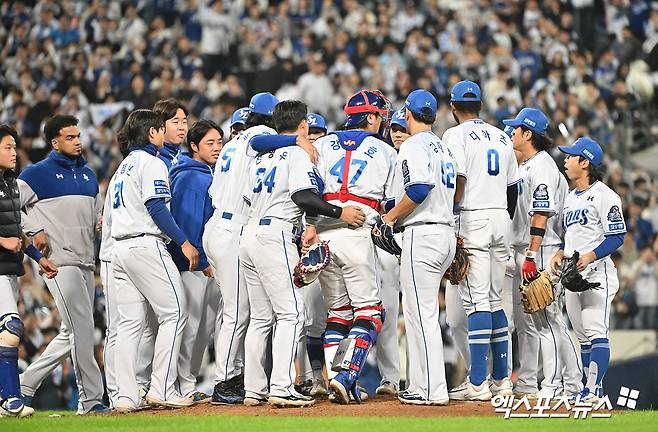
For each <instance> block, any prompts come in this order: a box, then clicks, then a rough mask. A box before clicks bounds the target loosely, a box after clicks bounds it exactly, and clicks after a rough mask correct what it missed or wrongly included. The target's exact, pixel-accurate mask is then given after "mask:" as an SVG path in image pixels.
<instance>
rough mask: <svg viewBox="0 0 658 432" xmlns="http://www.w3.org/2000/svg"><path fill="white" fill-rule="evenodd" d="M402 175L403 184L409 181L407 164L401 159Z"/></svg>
mask: <svg viewBox="0 0 658 432" xmlns="http://www.w3.org/2000/svg"><path fill="white" fill-rule="evenodd" d="M402 177H404V180H403V181H404V184H405V185H406V184H407V183H409V182H411V177H410V176H409V166H408V165H407V160H406V159H405V160H403V161H402Z"/></svg>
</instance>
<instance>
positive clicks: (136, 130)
mask: <svg viewBox="0 0 658 432" xmlns="http://www.w3.org/2000/svg"><path fill="white" fill-rule="evenodd" d="M161 127H164V119H163V118H162V115H161V114H160V113H157V112H155V111H152V110H150V109H138V110H135V111H133V112H131V113H130V115H129V116H128V118H127V119H126V123H124V125H123V128H122V129H121V131H120V132H119V139H120V140H122V141H123V142H124V143H125V144H126V145H128V146H129V147H144V146H146V145H148V144H149V143H150V142H149V131H150V130H151V128H155V129H158V128H161Z"/></svg>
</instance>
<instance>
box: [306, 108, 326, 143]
mask: <svg viewBox="0 0 658 432" xmlns="http://www.w3.org/2000/svg"><path fill="white" fill-rule="evenodd" d="M306 120H307V121H308V140H309V141H310V142H311V144H313V143H314V142H315V140H316V139H318V138H322V137H323V136H325V135H326V134H327V121H326V120H325V119H324V117H322V116H321V115H320V114H316V113H309V114H308V115H307V116H306Z"/></svg>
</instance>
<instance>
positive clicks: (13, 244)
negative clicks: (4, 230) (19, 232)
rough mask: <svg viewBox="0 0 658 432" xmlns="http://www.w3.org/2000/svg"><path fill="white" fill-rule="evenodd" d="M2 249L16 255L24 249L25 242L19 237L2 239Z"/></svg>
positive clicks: (0, 238) (0, 243)
mask: <svg viewBox="0 0 658 432" xmlns="http://www.w3.org/2000/svg"><path fill="white" fill-rule="evenodd" d="M0 247H2V248H3V249H7V250H8V251H10V252H13V253H16V252H18V251H20V250H21V249H22V248H23V241H22V240H21V239H19V238H18V237H0Z"/></svg>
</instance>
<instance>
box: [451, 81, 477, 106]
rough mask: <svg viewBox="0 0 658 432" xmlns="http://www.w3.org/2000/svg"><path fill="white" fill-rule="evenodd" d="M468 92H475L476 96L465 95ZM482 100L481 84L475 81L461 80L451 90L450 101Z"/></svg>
mask: <svg viewBox="0 0 658 432" xmlns="http://www.w3.org/2000/svg"><path fill="white" fill-rule="evenodd" d="M467 93H473V94H474V95H475V96H465V95H466V94H467ZM481 100H482V92H481V91H480V86H479V85H477V84H475V83H474V82H473V81H459V82H458V83H457V84H455V85H454V87H453V88H452V90H451V91H450V102H480V101H481Z"/></svg>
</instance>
